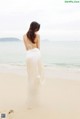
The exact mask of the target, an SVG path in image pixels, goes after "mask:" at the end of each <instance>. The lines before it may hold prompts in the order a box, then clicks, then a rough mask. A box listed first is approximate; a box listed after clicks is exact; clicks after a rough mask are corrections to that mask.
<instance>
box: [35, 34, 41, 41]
mask: <svg viewBox="0 0 80 119" xmlns="http://www.w3.org/2000/svg"><path fill="white" fill-rule="evenodd" d="M39 40H40V35H39V34H36V42H38V41H39Z"/></svg>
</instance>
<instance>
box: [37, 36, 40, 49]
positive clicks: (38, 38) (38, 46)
mask: <svg viewBox="0 0 80 119" xmlns="http://www.w3.org/2000/svg"><path fill="white" fill-rule="evenodd" d="M37 48H39V49H40V36H39V35H38V36H37Z"/></svg>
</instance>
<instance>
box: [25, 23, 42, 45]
mask: <svg viewBox="0 0 80 119" xmlns="http://www.w3.org/2000/svg"><path fill="white" fill-rule="evenodd" d="M39 29H40V24H39V23H37V22H35V21H33V22H32V23H31V24H30V27H29V30H28V32H27V33H26V35H27V37H28V38H29V40H30V41H31V42H32V43H35V42H34V39H35V37H36V34H35V32H36V31H38V30H39Z"/></svg>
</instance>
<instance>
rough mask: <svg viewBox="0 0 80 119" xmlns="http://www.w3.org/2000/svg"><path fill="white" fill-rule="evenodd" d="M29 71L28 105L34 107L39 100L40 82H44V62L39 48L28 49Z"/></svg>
mask: <svg viewBox="0 0 80 119" xmlns="http://www.w3.org/2000/svg"><path fill="white" fill-rule="evenodd" d="M26 63H27V73H28V106H30V107H32V106H33V105H35V103H36V102H37V97H38V91H39V87H40V84H41V83H42V82H43V78H44V73H43V62H42V58H41V52H40V50H39V49H38V48H33V49H30V50H28V51H27V57H26Z"/></svg>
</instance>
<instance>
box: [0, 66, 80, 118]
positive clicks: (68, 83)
mask: <svg viewBox="0 0 80 119" xmlns="http://www.w3.org/2000/svg"><path fill="white" fill-rule="evenodd" d="M26 102H27V75H26V72H25V70H22V71H21V72H17V71H14V70H13V71H0V112H6V113H8V112H9V110H11V109H12V110H14V116H13V119H80V70H78V71H76V70H72V69H69V68H67V69H66V68H53V67H45V80H44V83H43V84H42V85H41V87H40V92H39V105H37V106H35V107H34V108H32V109H30V110H29V109H27V103H26Z"/></svg>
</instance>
